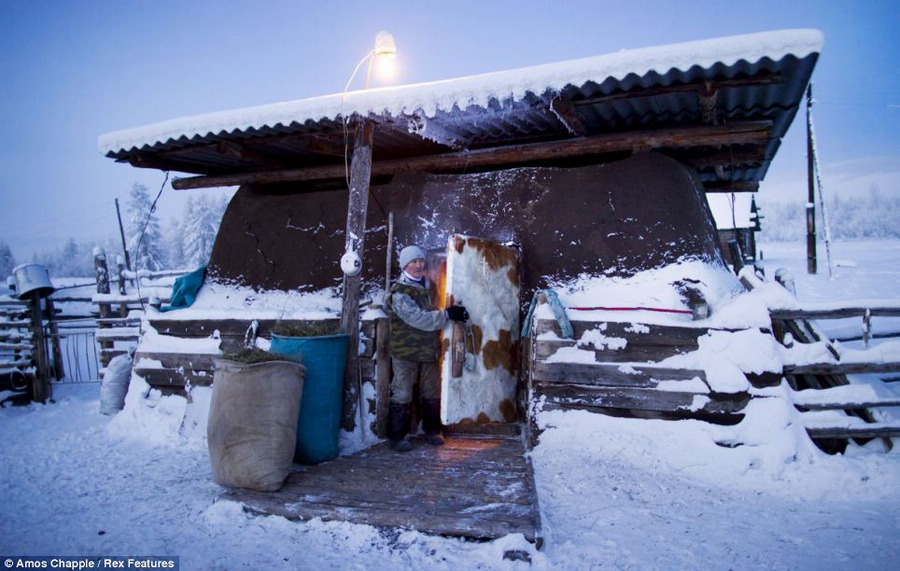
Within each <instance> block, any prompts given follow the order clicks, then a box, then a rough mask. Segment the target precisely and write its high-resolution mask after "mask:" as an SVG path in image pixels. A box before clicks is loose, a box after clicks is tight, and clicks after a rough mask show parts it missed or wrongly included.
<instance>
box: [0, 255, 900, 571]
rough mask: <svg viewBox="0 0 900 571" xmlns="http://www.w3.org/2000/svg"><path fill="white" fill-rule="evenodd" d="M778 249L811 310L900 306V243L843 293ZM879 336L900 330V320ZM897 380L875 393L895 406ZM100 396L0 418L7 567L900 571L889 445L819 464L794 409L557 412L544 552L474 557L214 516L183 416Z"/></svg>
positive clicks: (199, 450)
mask: <svg viewBox="0 0 900 571" xmlns="http://www.w3.org/2000/svg"><path fill="white" fill-rule="evenodd" d="M764 248H766V251H767V260H766V263H767V267H769V268H770V269H771V271H770V272H769V275H771V274H772V272H773V271H774V268H775V267H780V266H783V265H788V266H791V267H792V268H793V269H794V271H795V277H796V278H797V285H798V292H799V294H800V295H799V298H800V299H801V300H802V301H804V302H819V301H829V300H835V299H846V298H873V297H877V298H894V299H896V298H898V297H900V295H898V294H900V271H898V270H897V268H900V241H884V242H870V243H838V244H836V245H835V251H836V258H837V259H839V260H843V262H842V265H841V266H840V267H839V268H838V272H837V274H838V277H837V279H836V280H834V281H829V280H828V278H827V275H824V276H823V275H820V276H807V275H805V274H804V273H802V272H803V264H804V262H805V260H804V258H803V255H804V253H803V252H804V251H803V248H802V244H794V245H778V246H777V247H776V246H764ZM835 325H836V326H837V327H843V328H845V329H848V330H850V329H852V328H856V329H857V330H858V327H859V323H858V320H857V321H852V320H851V321H850V322H848V323H847V324H846V325H843V324H841V323H837V324H835ZM879 328H880V329H881V330H891V329H900V318H886V319H883V320H878V321H877V323H876V330H879ZM848 346H849V344H848ZM893 385H900V383H890V384H888V383H882V384H881V386H880V388H879V390H878V392H877V395H878V396H879V397H885V398H887V397H897V396H898V392H900V387H894V386H893ZM779 390H783V389H781V388H773V389H766V391H768V392H767V395H768V396H773V395H777V394H778V391H779ZM769 393H770V394H769ZM98 395H99V386H98V385H97V384H83V385H64V386H58V387H57V388H56V397H57V401H58V402H57V403H56V404H52V405H31V406H29V407H23V408H6V409H2V410H0V436H2V438H0V556H3V555H26V554H32V555H34V554H44V555H53V554H56V555H66V554H67V555H178V556H179V557H180V558H181V568H182V569H229V570H231V569H317V570H318V569H384V570H393V569H416V570H418V569H439V570H440V569H448V570H450V569H453V570H457V569H472V568H479V569H508V568H520V569H526V568H529V565H528V564H527V563H524V562H513V561H506V560H504V559H503V554H504V552H506V551H510V550H522V551H525V552H527V553H528V555H529V556H530V558H531V559H532V566H531V567H533V568H535V569H591V568H600V567H603V568H613V569H697V568H704V569H706V568H710V569H772V568H775V569H815V570H819V569H853V570H856V569H866V570H869V569H890V570H893V569H895V568H896V567H897V562H898V561H900V515H898V514H900V452H898V450H897V449H896V448H895V450H894V451H893V452H890V453H884V452H883V451H882V450H881V449H880V448H879V447H880V441H877V440H876V441H873V442H871V443H870V445H868V446H866V447H858V446H851V447H849V448H848V452H847V453H846V454H845V455H844V456H827V455H825V454H824V453H821V452H820V451H819V450H818V449H816V448H815V447H814V446H813V445H812V443H811V442H810V441H809V439H808V438H807V437H806V435H805V431H804V430H803V428H802V426H801V425H800V422H801V419H800V417H799V415H798V413H797V411H796V410H794V408H793V407H792V406H790V405H789V404H787V403H788V401H787V400H786V399H787V395H781V396H782V397H783V399H775V398H771V399H766V398H761V399H754V401H752V405H751V406H750V407H749V410H748V414H747V417H746V418H745V419H744V420H743V421H742V422H741V423H739V424H738V425H735V426H733V427H722V426H713V425H709V424H705V423H701V422H696V421H679V422H664V421H654V420H634V419H620V418H611V417H606V416H602V415H591V414H588V413H584V412H578V411H573V412H569V413H565V414H564V413H560V412H548V413H543V414H542V415H541V417H540V421H541V422H542V423H544V424H545V425H546V428H547V429H546V431H545V432H544V433H543V435H542V437H541V442H540V444H539V445H538V446H537V447H536V448H535V449H534V451H533V452H532V461H533V465H534V470H535V480H536V485H537V488H538V493H539V496H540V508H541V515H542V523H543V535H544V537H545V540H546V543H545V547H544V550H543V551H542V552H537V551H535V550H534V548H533V546H531V545H530V544H528V543H527V542H526V541H525V540H524V538H522V537H521V536H508V537H505V538H503V539H500V540H497V541H494V542H489V543H469V542H464V541H461V540H456V539H446V538H441V537H431V536H426V535H423V534H420V533H417V532H411V531H401V530H378V529H375V528H372V527H370V526H364V525H352V524H344V523H323V522H320V521H315V520H314V521H312V522H307V523H293V522H289V521H287V520H285V519H283V518H280V517H253V516H248V515H246V514H244V513H243V511H242V510H241V507H240V506H239V505H238V504H235V503H232V502H225V501H222V502H218V503H214V500H215V498H216V496H217V494H218V493H219V491H220V488H218V486H216V485H215V484H214V483H213V482H212V480H211V477H210V471H209V466H208V461H207V452H206V444H205V441H204V440H203V438H202V437H199V436H196V435H194V436H192V437H177V436H175V431H176V430H177V426H178V423H179V422H180V418H181V416H180V414H181V411H183V408H184V405H183V401H172V400H166V401H164V402H161V403H160V404H159V405H157V409H155V410H157V411H158V412H159V414H157V415H155V416H154V415H145V416H140V414H138V412H134V411H130V410H128V409H126V411H125V413H124V414H125V415H126V416H122V415H123V413H120V417H119V420H126V421H128V420H129V419H131V420H132V421H133V422H131V423H130V424H129V422H121V423H118V424H119V425H120V426H117V427H115V429H111V427H110V419H109V418H107V417H104V416H102V415H100V414H99V402H98ZM207 398H208V396H207ZM160 409H166V410H160ZM114 426H115V425H114ZM123 426H124V427H126V429H125V430H123V429H122V427H123ZM717 442H736V443H742V445H741V446H738V447H736V448H727V447H724V446H721V445H718V444H717Z"/></svg>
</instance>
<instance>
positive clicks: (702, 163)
mask: <svg viewBox="0 0 900 571" xmlns="http://www.w3.org/2000/svg"><path fill="white" fill-rule="evenodd" d="M675 156H676V157H678V158H680V159H681V160H683V161H685V162H687V163H690V164H691V165H693V166H694V167H695V168H697V169H704V168H712V167H715V166H717V165H722V166H725V167H729V166H732V165H734V166H737V165H749V164H760V163H762V162H763V161H764V160H766V149H765V147H763V146H759V145H757V146H752V147H748V148H742V149H738V150H736V151H734V150H731V149H718V150H716V151H713V152H709V153H697V154H677V155H675Z"/></svg>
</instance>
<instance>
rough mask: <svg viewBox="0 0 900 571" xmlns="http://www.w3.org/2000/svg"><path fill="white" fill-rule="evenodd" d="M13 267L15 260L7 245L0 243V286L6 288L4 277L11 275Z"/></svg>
mask: <svg viewBox="0 0 900 571" xmlns="http://www.w3.org/2000/svg"><path fill="white" fill-rule="evenodd" d="M15 267H16V259H15V258H14V257H13V253H12V250H11V249H10V248H9V244H7V243H6V242H0V279H3V283H2V284H0V286H6V277H7V276H10V275H12V271H13V268H15Z"/></svg>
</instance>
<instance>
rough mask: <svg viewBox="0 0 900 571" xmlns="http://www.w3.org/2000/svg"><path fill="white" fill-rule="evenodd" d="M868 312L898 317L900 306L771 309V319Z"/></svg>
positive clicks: (840, 317) (856, 314)
mask: <svg viewBox="0 0 900 571" xmlns="http://www.w3.org/2000/svg"><path fill="white" fill-rule="evenodd" d="M866 312H869V314H870V315H872V316H873V317H875V316H881V317H900V307H897V306H896V305H893V306H892V305H888V304H887V303H885V305H881V306H876V307H866V306H864V305H848V306H847V307H839V308H829V309H772V310H770V311H769V313H770V314H771V315H772V319H778V320H787V319H843V318H846V317H862V316H864V315H865V314H866Z"/></svg>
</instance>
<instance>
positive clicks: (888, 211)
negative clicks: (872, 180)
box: [759, 188, 900, 242]
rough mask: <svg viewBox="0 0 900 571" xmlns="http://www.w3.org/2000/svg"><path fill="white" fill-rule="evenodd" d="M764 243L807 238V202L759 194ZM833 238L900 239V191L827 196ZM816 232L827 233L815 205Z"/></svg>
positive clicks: (818, 233) (829, 222) (819, 234)
mask: <svg viewBox="0 0 900 571" xmlns="http://www.w3.org/2000/svg"><path fill="white" fill-rule="evenodd" d="M759 202H760V204H761V212H760V214H761V215H762V216H763V217H764V218H763V220H762V234H761V237H760V239H761V240H763V241H765V242H793V241H796V240H803V239H805V237H806V203H802V202H783V203H779V202H773V203H766V202H764V199H763V197H762V195H760V201H759ZM825 209H826V210H827V213H828V224H829V227H830V229H831V237H832V238H834V239H836V240H859V239H864V238H868V239H878V238H900V194H887V193H884V192H882V191H880V190H878V189H877V188H872V189H870V190H869V193H868V194H863V195H861V196H850V197H841V196H834V197H828V198H826V201H825ZM816 216H817V220H816V235H817V236H818V237H819V238H824V236H825V226H824V221H823V219H822V211H821V208H819V204H818V203H817V204H816Z"/></svg>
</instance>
